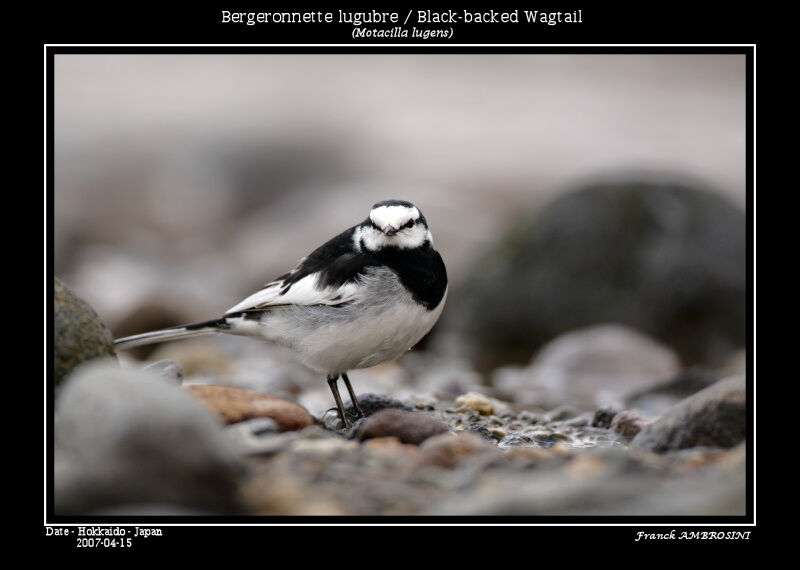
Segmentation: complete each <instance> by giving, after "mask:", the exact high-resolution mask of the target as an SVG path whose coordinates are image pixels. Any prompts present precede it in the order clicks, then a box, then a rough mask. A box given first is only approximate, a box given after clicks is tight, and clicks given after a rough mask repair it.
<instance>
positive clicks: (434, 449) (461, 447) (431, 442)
mask: <svg viewBox="0 0 800 570" xmlns="http://www.w3.org/2000/svg"><path fill="white" fill-rule="evenodd" d="M420 452H421V454H420V458H419V460H418V461H417V464H416V467H417V468H422V467H440V468H442V469H453V468H455V467H457V466H458V465H459V464H461V463H462V462H463V461H466V460H468V459H471V458H473V457H475V456H477V455H479V454H484V453H494V454H497V453H499V452H498V450H497V448H496V447H495V446H494V445H492V444H491V443H488V442H487V441H486V440H485V439H484V438H482V437H481V436H479V435H477V434H475V433H472V432H450V433H443V434H441V435H436V436H434V437H431V438H430V439H428V440H427V441H425V442H424V443H423V444H422V445H421V446H420Z"/></svg>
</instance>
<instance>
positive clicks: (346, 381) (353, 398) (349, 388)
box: [342, 374, 365, 418]
mask: <svg viewBox="0 0 800 570" xmlns="http://www.w3.org/2000/svg"><path fill="white" fill-rule="evenodd" d="M342 380H344V385H345V386H347V391H348V393H349V394H350V401H351V402H353V407H354V408H355V409H356V412H358V415H359V416H361V417H362V418H363V417H365V416H364V412H363V411H361V406H359V405H358V398H356V393H355V391H354V390H353V387H352V386H351V385H350V378H348V377H347V374H342Z"/></svg>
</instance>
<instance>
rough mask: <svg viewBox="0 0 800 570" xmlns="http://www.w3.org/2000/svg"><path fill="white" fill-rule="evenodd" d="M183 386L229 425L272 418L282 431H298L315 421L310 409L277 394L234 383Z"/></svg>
mask: <svg viewBox="0 0 800 570" xmlns="http://www.w3.org/2000/svg"><path fill="white" fill-rule="evenodd" d="M182 388H183V389H184V390H186V391H187V392H188V393H189V394H191V395H192V396H194V397H195V398H198V399H199V400H200V401H201V402H202V403H203V405H205V406H206V407H207V408H208V409H209V410H211V411H212V412H214V413H215V414H217V416H219V418H220V419H221V420H222V421H223V422H225V423H226V424H235V423H238V422H242V421H245V420H250V419H253V418H270V419H272V420H274V421H275V423H276V424H278V428H279V429H280V430H281V431H294V430H299V429H303V428H305V427H308V426H310V425H313V424H314V417H313V416H312V415H311V414H310V413H309V412H308V410H306V409H305V408H304V407H302V406H299V405H298V404H295V403H294V402H290V401H289V400H285V399H283V398H279V397H278V396H271V395H269V394H262V393H261V392H256V391H254V390H245V389H242V388H234V387H232V386H215V385H193V386H182Z"/></svg>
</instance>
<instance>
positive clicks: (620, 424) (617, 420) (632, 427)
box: [611, 410, 646, 437]
mask: <svg viewBox="0 0 800 570" xmlns="http://www.w3.org/2000/svg"><path fill="white" fill-rule="evenodd" d="M645 425H646V422H645V421H644V420H643V419H642V418H641V417H640V416H639V415H637V414H636V413H635V412H631V411H630V410H625V411H622V412H619V413H618V414H615V415H614V419H612V420H611V430H612V431H614V432H616V433H618V434H620V435H622V436H625V437H633V436H635V435H636V434H637V433H639V432H640V431H642V428H643V427H644V426H645Z"/></svg>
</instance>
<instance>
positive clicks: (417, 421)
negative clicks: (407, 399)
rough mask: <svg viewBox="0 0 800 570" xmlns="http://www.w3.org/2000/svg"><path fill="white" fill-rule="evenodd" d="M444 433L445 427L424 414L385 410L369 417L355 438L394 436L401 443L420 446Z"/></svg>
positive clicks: (362, 439)
mask: <svg viewBox="0 0 800 570" xmlns="http://www.w3.org/2000/svg"><path fill="white" fill-rule="evenodd" d="M446 431H447V426H446V425H444V424H443V423H442V422H440V421H439V420H437V419H434V418H432V417H431V416H429V415H427V414H425V413H424V412H408V411H405V410H398V409H386V410H381V411H380V412H377V413H376V414H374V415H372V416H369V417H368V418H367V419H366V421H365V422H364V423H363V424H362V425H361V426H360V427H359V429H358V430H357V432H356V437H357V438H358V439H359V440H361V441H364V440H366V439H371V438H376V437H388V436H394V437H396V438H397V439H399V440H400V441H401V442H403V443H413V444H420V443H422V442H423V441H425V440H426V439H428V438H429V437H431V436H433V435H436V434H440V433H444V432H446Z"/></svg>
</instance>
